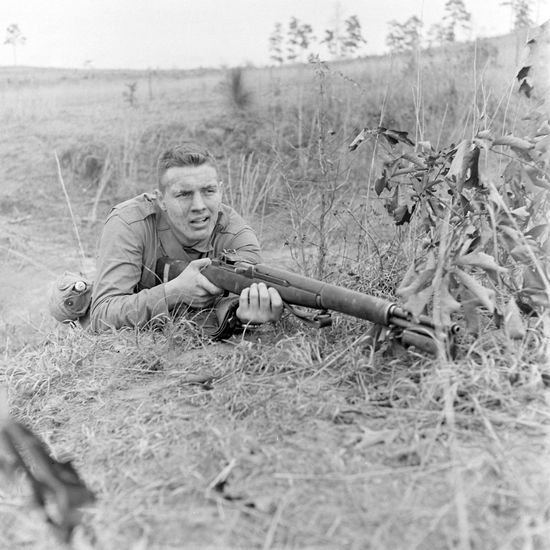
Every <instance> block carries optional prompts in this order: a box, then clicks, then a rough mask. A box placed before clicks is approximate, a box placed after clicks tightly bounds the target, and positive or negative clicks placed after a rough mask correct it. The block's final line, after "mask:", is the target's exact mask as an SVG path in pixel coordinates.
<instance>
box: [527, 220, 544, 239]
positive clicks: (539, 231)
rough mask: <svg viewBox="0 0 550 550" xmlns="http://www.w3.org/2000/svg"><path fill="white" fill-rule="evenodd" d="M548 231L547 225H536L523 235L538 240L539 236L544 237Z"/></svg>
mask: <svg viewBox="0 0 550 550" xmlns="http://www.w3.org/2000/svg"><path fill="white" fill-rule="evenodd" d="M547 230H548V224H547V223H543V224H541V225H536V226H535V227H532V228H531V229H529V231H527V233H525V236H529V237H533V238H534V239H538V238H539V237H540V236H541V235H544V234H545V233H546V231H547Z"/></svg>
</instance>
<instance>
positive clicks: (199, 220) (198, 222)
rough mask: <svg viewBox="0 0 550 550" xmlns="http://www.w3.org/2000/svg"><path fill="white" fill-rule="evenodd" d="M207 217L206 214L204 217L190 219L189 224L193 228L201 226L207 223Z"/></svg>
mask: <svg viewBox="0 0 550 550" xmlns="http://www.w3.org/2000/svg"><path fill="white" fill-rule="evenodd" d="M209 219H210V217H209V216H207V217H206V218H197V219H195V220H191V221H190V222H189V224H190V225H192V226H193V227H195V228H201V227H204V226H205V225H207V224H208V220H209Z"/></svg>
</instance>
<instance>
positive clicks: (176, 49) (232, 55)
mask: <svg viewBox="0 0 550 550" xmlns="http://www.w3.org/2000/svg"><path fill="white" fill-rule="evenodd" d="M465 4H466V7H467V9H468V11H469V12H470V13H471V14H472V29H471V31H470V36H469V37H470V38H475V37H478V36H494V35H500V34H505V33H507V32H509V31H510V29H511V28H512V22H513V19H512V14H511V9H510V8H509V7H506V6H503V5H502V4H503V0H465ZM444 5H445V0H0V39H1V41H0V66H8V65H13V64H14V56H13V48H12V47H11V46H10V45H9V44H4V39H5V37H6V29H7V27H8V26H9V25H10V24H13V23H15V24H17V25H18V26H19V28H20V30H21V32H22V34H23V35H24V36H25V38H26V42H25V44H24V45H20V46H19V47H18V48H17V52H16V57H17V59H16V62H17V64H18V65H26V66H37V67H68V68H83V67H84V66H85V64H86V62H91V66H93V67H95V68H98V69H99V68H113V69H114V68H128V69H146V68H161V69H173V68H179V69H189V68H194V67H200V66H202V67H221V66H237V65H242V64H247V63H252V64H254V65H265V64H269V63H270V61H269V49H268V38H269V35H270V34H271V33H272V31H273V28H274V26H275V23H277V22H280V23H282V24H283V25H284V26H286V25H287V23H288V21H289V20H290V18H291V17H297V18H298V19H299V20H300V21H301V22H304V23H309V24H310V25H311V26H312V27H313V29H314V32H315V33H316V35H317V36H319V37H322V36H323V35H324V29H327V28H331V27H332V26H333V23H334V21H335V20H336V19H340V20H344V19H346V18H348V17H349V16H351V15H357V17H358V18H359V21H360V23H361V25H362V30H363V36H364V37H365V39H366V40H367V44H366V45H365V46H364V47H363V49H362V50H361V53H362V54H365V55H369V54H381V53H384V52H385V51H386V50H387V48H386V45H385V38H386V35H387V32H388V22H389V21H390V20H396V21H398V22H404V21H405V20H406V19H408V18H409V17H411V16H412V15H417V16H418V17H420V18H421V19H422V20H423V22H424V27H425V28H429V27H430V26H431V25H432V24H433V23H436V22H437V21H439V20H440V18H441V16H442V15H443V11H444ZM532 6H533V10H532V17H533V19H534V20H535V22H537V23H542V22H544V21H546V20H547V19H550V0H532ZM464 38H466V37H464Z"/></svg>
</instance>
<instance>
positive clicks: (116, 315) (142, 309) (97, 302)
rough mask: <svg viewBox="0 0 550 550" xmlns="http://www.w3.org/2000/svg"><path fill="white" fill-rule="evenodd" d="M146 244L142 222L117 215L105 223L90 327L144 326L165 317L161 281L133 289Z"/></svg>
mask: <svg viewBox="0 0 550 550" xmlns="http://www.w3.org/2000/svg"><path fill="white" fill-rule="evenodd" d="M145 246H146V226H145V223H143V222H141V223H127V222H126V221H124V220H123V219H121V217H120V216H118V215H115V216H111V217H110V218H109V219H108V220H107V222H106V223H105V225H104V227H103V232H102V235H101V239H100V243H99V251H98V259H97V273H96V280H95V283H94V291H93V296H92V307H91V326H92V329H93V330H106V329H108V328H115V329H118V328H121V327H123V326H131V327H143V326H144V325H146V324H147V323H149V322H150V321H151V320H153V319H160V318H163V317H166V316H168V306H167V303H166V296H165V293H164V285H163V284H160V285H157V286H155V287H153V288H150V289H144V290H141V291H139V292H136V288H137V285H138V283H139V281H140V279H141V275H142V269H144V266H143V261H144V260H143V258H144V247H145Z"/></svg>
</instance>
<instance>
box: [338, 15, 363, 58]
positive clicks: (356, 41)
mask: <svg viewBox="0 0 550 550" xmlns="http://www.w3.org/2000/svg"><path fill="white" fill-rule="evenodd" d="M344 24H345V26H346V34H345V35H344V37H343V42H342V53H343V55H344V57H349V56H351V55H354V54H355V53H356V52H357V50H359V48H360V47H361V44H366V43H367V41H366V40H365V39H364V38H363V34H362V32H361V23H360V22H359V18H358V17H357V15H352V16H350V17H348V18H347V19H346V20H345V22H344Z"/></svg>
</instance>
